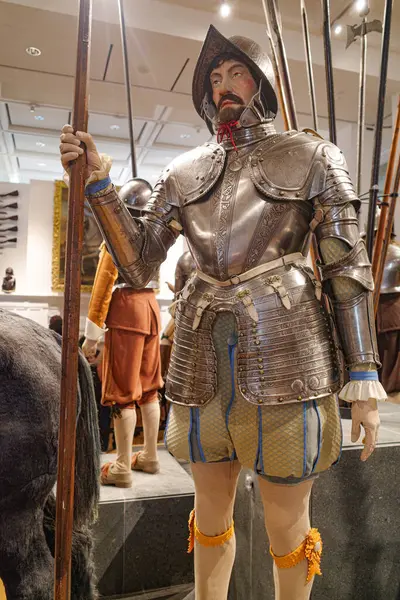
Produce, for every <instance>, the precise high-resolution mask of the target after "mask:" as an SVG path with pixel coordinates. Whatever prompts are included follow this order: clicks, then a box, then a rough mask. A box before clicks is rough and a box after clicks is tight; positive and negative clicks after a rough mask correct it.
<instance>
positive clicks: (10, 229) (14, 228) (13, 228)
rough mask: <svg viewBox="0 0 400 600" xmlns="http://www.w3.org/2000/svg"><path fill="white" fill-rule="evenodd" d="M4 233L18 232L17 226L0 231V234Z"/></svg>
mask: <svg viewBox="0 0 400 600" xmlns="http://www.w3.org/2000/svg"><path fill="white" fill-rule="evenodd" d="M5 231H18V225H15V226H14V227H6V228H5V229H0V233H4V232H5Z"/></svg>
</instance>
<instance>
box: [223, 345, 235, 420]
mask: <svg viewBox="0 0 400 600" xmlns="http://www.w3.org/2000/svg"><path fill="white" fill-rule="evenodd" d="M236 345H237V342H235V343H234V344H229V342H228V352H229V366H230V371H231V387H232V394H231V399H230V400H229V404H228V408H227V409H226V415H225V425H226V428H227V429H228V430H229V415H230V413H231V410H232V405H233V401H234V400H235V348H236Z"/></svg>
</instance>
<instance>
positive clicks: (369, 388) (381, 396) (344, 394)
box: [339, 381, 387, 402]
mask: <svg viewBox="0 0 400 600" xmlns="http://www.w3.org/2000/svg"><path fill="white" fill-rule="evenodd" d="M339 398H340V399H341V400H345V402H355V401H356V400H365V401H367V400H369V398H375V399H376V400H386V399H387V394H386V392H385V390H384V389H383V386H382V384H381V382H380V381H349V383H346V385H345V386H344V388H343V389H342V391H341V392H340V394H339Z"/></svg>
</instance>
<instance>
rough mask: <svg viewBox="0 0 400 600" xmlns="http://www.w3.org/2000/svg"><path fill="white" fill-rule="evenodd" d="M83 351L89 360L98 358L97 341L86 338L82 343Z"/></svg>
mask: <svg viewBox="0 0 400 600" xmlns="http://www.w3.org/2000/svg"><path fill="white" fill-rule="evenodd" d="M82 352H83V354H84V355H85V357H86V358H87V360H88V361H89V362H90V361H91V360H93V359H94V358H96V352H97V341H96V340H89V339H88V338H86V339H85V341H84V342H83V344H82Z"/></svg>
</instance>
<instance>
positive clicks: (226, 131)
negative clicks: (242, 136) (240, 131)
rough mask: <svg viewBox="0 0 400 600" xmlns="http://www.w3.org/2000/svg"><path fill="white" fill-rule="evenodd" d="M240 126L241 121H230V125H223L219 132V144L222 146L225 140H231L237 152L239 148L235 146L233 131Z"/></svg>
mask: <svg viewBox="0 0 400 600" xmlns="http://www.w3.org/2000/svg"><path fill="white" fill-rule="evenodd" d="M238 125H239V121H229V123H222V124H221V125H220V126H219V127H218V131H217V142H218V144H220V143H221V142H223V141H224V139H225V138H226V139H229V140H230V141H231V142H232V146H233V147H234V148H235V150H236V152H237V147H236V144H235V140H234V138H233V131H232V129H235V128H236V127H237V126H238Z"/></svg>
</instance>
